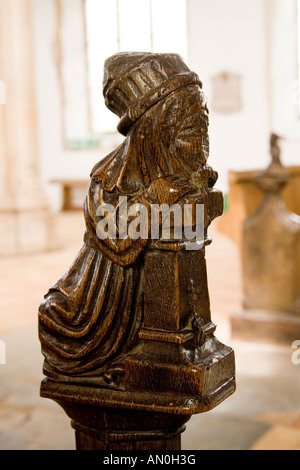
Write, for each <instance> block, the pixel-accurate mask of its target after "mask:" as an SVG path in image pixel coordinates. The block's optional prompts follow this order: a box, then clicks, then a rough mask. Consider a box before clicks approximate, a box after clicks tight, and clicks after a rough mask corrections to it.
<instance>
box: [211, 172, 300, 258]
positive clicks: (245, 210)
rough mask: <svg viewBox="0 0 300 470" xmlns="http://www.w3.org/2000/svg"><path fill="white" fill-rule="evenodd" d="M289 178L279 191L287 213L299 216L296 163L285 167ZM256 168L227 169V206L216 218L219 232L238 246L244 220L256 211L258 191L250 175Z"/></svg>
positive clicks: (298, 178)
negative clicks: (248, 169) (244, 169)
mask: <svg viewBox="0 0 300 470" xmlns="http://www.w3.org/2000/svg"><path fill="white" fill-rule="evenodd" d="M286 169H287V170H288V172H289V174H290V181H289V183H288V184H287V185H286V187H285V188H284V189H283V191H282V199H283V201H284V203H285V204H286V207H287V209H288V210H290V211H291V212H294V213H295V214H298V215H300V166H290V167H286ZM257 171H262V170H251V171H233V170H230V171H229V172H228V184H229V192H228V196H227V201H228V209H227V210H226V212H225V213H224V214H223V216H222V217H220V218H219V219H217V227H218V229H219V230H220V232H222V233H224V234H226V235H227V236H228V237H230V238H231V239H232V240H233V241H234V242H235V243H236V244H237V246H238V247H239V249H240V248H241V242H242V225H243V222H244V220H245V219H246V218H247V217H248V216H249V215H250V214H252V213H254V212H255V211H256V209H257V208H258V207H259V205H260V203H261V201H262V193H261V192H260V191H259V189H258V188H257V187H256V185H255V183H254V181H253V176H254V174H255V173H257Z"/></svg>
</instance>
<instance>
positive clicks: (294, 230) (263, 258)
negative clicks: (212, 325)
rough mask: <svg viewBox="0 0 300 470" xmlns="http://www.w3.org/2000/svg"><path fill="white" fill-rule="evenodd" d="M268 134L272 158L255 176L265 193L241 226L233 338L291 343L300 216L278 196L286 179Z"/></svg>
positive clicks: (297, 325)
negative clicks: (240, 286)
mask: <svg viewBox="0 0 300 470" xmlns="http://www.w3.org/2000/svg"><path fill="white" fill-rule="evenodd" d="M278 141H279V138H278V137H277V136H276V135H274V134H273V135H272V136H271V155H272V161H271V163H270V165H269V166H268V168H267V169H266V170H265V171H263V172H261V173H259V174H258V175H256V178H255V182H256V184H257V186H258V188H259V189H260V190H261V192H262V194H263V199H262V202H261V205H260V206H259V208H258V209H257V210H256V211H255V212H254V213H253V214H252V215H251V216H250V217H248V218H247V219H246V220H245V222H244V226H243V281H244V305H243V310H242V311H241V312H238V313H237V314H236V315H234V316H233V318H232V332H233V336H234V337H235V338H240V339H245V340H251V341H265V342H275V343H283V344H287V345H291V344H292V342H293V341H294V340H295V339H298V338H299V337H300V268H299V266H300V251H299V247H300V217H299V216H298V215H296V214H293V213H291V212H290V211H288V210H287V209H286V206H285V204H284V202H283V200H282V197H281V190H282V188H283V187H285V185H286V184H287V183H288V181H289V176H288V172H287V171H286V169H285V168H284V167H283V166H282V164H281V160H280V148H279V145H278Z"/></svg>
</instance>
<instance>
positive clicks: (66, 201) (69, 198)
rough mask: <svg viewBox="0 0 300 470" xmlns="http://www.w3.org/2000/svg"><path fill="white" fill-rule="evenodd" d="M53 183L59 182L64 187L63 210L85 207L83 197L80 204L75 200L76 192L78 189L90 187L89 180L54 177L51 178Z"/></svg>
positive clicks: (83, 189)
mask: <svg viewBox="0 0 300 470" xmlns="http://www.w3.org/2000/svg"><path fill="white" fill-rule="evenodd" d="M51 183H56V184H59V185H60V186H61V187H62V210H63V211H71V210H79V209H82V207H83V202H84V201H83V199H82V202H81V203H80V204H78V205H76V204H75V202H74V197H73V196H74V192H75V191H76V190H77V189H80V190H82V191H85V190H87V189H88V185H89V180H76V179H74V180H73V179H72V180H71V179H70V180H69V179H54V180H51Z"/></svg>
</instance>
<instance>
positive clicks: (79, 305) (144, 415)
mask: <svg viewBox="0 0 300 470" xmlns="http://www.w3.org/2000/svg"><path fill="white" fill-rule="evenodd" d="M103 94H104V97H105V103H106V106H107V107H108V108H109V109H110V110H111V111H112V112H114V113H116V114H117V115H118V116H119V117H120V123H119V125H118V130H119V132H121V133H122V134H123V135H124V137H125V138H124V141H123V143H122V144H121V145H120V146H119V147H118V148H117V149H116V150H115V151H113V152H112V153H111V154H109V155H108V156H107V157H106V158H104V159H103V160H101V161H100V162H99V163H98V164H97V165H96V166H95V167H94V168H93V170H92V172H91V179H90V186H89V189H88V192H87V196H86V200H85V204H84V216H85V222H86V232H85V235H84V243H83V246H82V248H81V250H80V251H79V253H78V255H77V257H76V258H75V260H74V262H73V264H72V265H71V267H70V268H69V269H68V271H67V272H66V273H65V274H64V275H63V277H62V278H61V279H60V280H59V281H58V282H57V283H56V284H54V285H53V286H52V287H51V288H50V290H49V292H48V293H47V294H46V296H45V300H44V302H43V303H42V305H41V306H40V309H39V337H40V341H41V345H42V353H43V355H44V374H45V375H46V378H45V379H44V380H43V382H42V384H41V396H43V397H48V398H51V399H53V400H55V401H57V402H58V403H59V404H60V405H61V406H62V407H63V409H64V410H65V411H66V413H67V415H68V416H69V417H70V418H71V420H72V426H73V427H74V428H75V430H76V445H77V449H99V450H100V449H102V450H104V449H154V450H162V449H180V433H181V432H182V431H183V430H184V425H185V423H186V422H187V421H188V419H189V418H190V417H191V415H193V414H195V413H201V412H204V411H207V410H210V409H212V408H214V407H215V406H216V405H218V404H219V403H220V402H221V401H222V400H224V399H225V398H226V397H228V396H229V395H231V394H232V393H233V392H234V390H235V377H234V375H235V365H234V353H233V351H232V349H231V348H230V347H227V346H225V345H223V344H221V343H220V342H219V341H218V340H217V339H216V337H215V335H214V332H215V328H216V327H215V325H214V323H213V322H212V321H211V314H210V304H209V293H208V286H207V275H206V261H205V246H206V245H208V244H209V243H210V242H211V240H210V239H209V237H208V236H207V228H208V226H209V224H210V222H211V221H212V220H213V219H214V218H215V217H217V216H220V215H221V214H222V211H223V197H222V193H221V192H220V191H218V190H216V189H214V188H213V187H214V184H215V182H216V180H217V173H216V172H215V171H214V170H212V168H210V167H209V166H208V165H207V158H208V153H209V142H208V109H207V104H206V100H205V95H204V93H203V91H202V84H201V82H200V80H199V78H198V76H197V75H196V74H195V73H193V72H191V71H190V70H189V69H188V67H187V66H186V65H185V64H184V63H183V61H182V59H181V58H180V57H179V56H178V55H176V54H152V53H138V52H132V53H125V52H124V53H119V54H116V55H114V56H112V57H111V58H109V59H107V60H106V62H105V66H104V81H103ZM124 205H125V206H126V207H125V209H124ZM171 206H172V208H173V209H174V208H176V210H178V209H182V212H181V214H184V213H185V212H184V211H185V207H189V208H192V209H194V210H193V211H192V212H189V217H187V218H183V215H182V217H181V218H179V219H178V217H177V218H176V217H175V213H174V214H173V218H172V219H169V220H172V222H171V223H170V227H169V229H170V230H169V234H170V236H169V237H167V236H165V234H164V233H163V230H162V229H163V228H164V227H165V225H164V218H165V217H166V215H168V213H167V212H163V209H164V208H165V207H171ZM197 207H202V208H203V214H202V218H201V219H200V221H199V219H198V218H197V217H196V216H195V214H196V213H197V211H196V209H197ZM99 208H100V209H99ZM137 208H138V209H139V214H140V215H141V213H143V214H144V215H145V213H146V217H144V218H143V219H141V218H139V222H140V224H139V225H140V227H139V230H140V234H139V236H136V234H138V233H139V232H138V230H136V231H135V232H134V231H133V230H132V227H133V225H132V224H135V227H136V229H137V225H138V224H137V222H136V218H135V217H134V214H135V211H136V210H137ZM142 209H143V210H142ZM124 213H125V215H126V216H128V215H129V217H128V218H127V219H126V217H125V218H124V217H123V216H124ZM179 213H180V210H179ZM120 215H122V217H121V216H120ZM177 215H178V214H177ZM154 219H156V220H158V225H156V228H157V227H158V231H157V232H155V231H153V220H154ZM103 221H105V222H107V226H106V228H105V230H104V228H103V227H104V225H103V224H102V225H101V223H102V222H103ZM116 221H117V222H116ZM110 222H111V223H112V224H110ZM115 222H116V223H115ZM114 223H115V225H114ZM183 226H184V227H183ZM201 227H202V232H203V234H202V235H201V236H200V237H199V233H200V232H201V231H200V232H197V229H198V228H201ZM183 228H184V230H181V229H183ZM187 229H190V230H187ZM191 231H192V233H193V234H194V233H195V234H196V235H195V237H194V239H192V238H191V237H189V236H187V233H188V234H190V233H191ZM154 232H155V233H154ZM202 232H201V233H202ZM178 233H179V234H180V235H179V236H178ZM197 234H198V235H197ZM175 235H176V236H175Z"/></svg>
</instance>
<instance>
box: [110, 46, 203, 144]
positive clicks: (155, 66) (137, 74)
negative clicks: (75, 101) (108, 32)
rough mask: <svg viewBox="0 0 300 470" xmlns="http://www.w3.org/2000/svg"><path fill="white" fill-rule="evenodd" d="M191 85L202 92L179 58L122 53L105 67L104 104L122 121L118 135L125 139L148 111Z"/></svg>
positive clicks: (193, 76)
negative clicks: (175, 92)
mask: <svg viewBox="0 0 300 470" xmlns="http://www.w3.org/2000/svg"><path fill="white" fill-rule="evenodd" d="M189 84H198V85H199V86H200V87H201V88H202V83H201V82H200V80H199V77H198V75H197V74H196V73H194V72H191V71H190V69H189V68H188V67H187V66H186V65H185V63H184V62H183V60H182V58H181V57H180V56H179V55H178V54H153V53H149V52H120V53H118V54H115V55H113V56H112V57H110V58H108V59H107V60H106V61H105V64H104V78H103V95H104V98H105V104H106V106H107V107H108V109H110V110H111V111H112V112H113V113H114V114H116V115H117V116H119V117H120V118H121V119H120V123H119V125H118V131H119V132H120V133H121V134H123V135H126V134H127V132H128V130H129V129H130V127H131V126H132V124H133V123H134V122H135V121H136V120H137V119H138V118H139V117H140V116H141V115H142V114H144V113H145V112H146V111H147V109H149V108H150V107H151V106H153V105H154V104H156V103H157V102H158V101H160V100H161V99H163V98H165V97H166V96H168V95H169V94H170V93H172V92H173V91H175V90H177V89H179V88H181V87H183V86H186V85H189Z"/></svg>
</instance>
